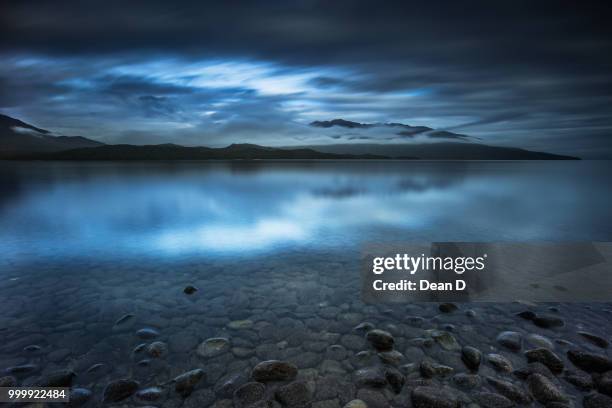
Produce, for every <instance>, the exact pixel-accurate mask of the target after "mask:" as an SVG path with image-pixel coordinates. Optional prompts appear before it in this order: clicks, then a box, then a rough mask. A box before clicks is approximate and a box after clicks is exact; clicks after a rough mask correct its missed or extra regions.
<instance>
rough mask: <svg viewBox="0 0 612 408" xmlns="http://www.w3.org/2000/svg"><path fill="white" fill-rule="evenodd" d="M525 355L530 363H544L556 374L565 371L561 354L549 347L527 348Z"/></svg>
mask: <svg viewBox="0 0 612 408" xmlns="http://www.w3.org/2000/svg"><path fill="white" fill-rule="evenodd" d="M525 357H527V361H528V362H530V363H533V362H538V363H542V364H544V365H545V366H546V367H548V368H549V369H550V371H551V372H553V373H555V374H560V373H562V372H563V368H564V364H563V360H561V358H559V356H557V355H556V354H555V353H553V352H552V351H550V350H549V349H547V348H537V349H533V350H527V351H526V352H525Z"/></svg>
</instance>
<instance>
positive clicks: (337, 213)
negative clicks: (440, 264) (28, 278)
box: [0, 162, 612, 262]
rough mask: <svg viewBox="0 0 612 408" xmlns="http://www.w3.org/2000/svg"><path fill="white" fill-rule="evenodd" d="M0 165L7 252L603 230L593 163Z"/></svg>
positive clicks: (189, 248) (153, 251) (606, 198)
mask: <svg viewBox="0 0 612 408" xmlns="http://www.w3.org/2000/svg"><path fill="white" fill-rule="evenodd" d="M0 166H1V170H2V174H3V176H2V178H1V179H0V181H1V182H2V187H1V188H2V194H1V197H2V198H1V199H0V200H1V201H0V227H1V228H0V241H1V242H2V246H1V248H0V255H1V256H2V258H3V259H4V260H5V261H9V262H19V260H23V259H25V258H27V257H31V256H36V257H45V256H55V257H58V256H62V255H65V256H96V255H100V256H101V255H105V256H108V255H111V256H115V257H116V256H122V255H127V254H147V255H152V256H159V255H161V256H172V255H185V254H190V255H194V254H195V255H209V254H222V253H241V254H248V253H250V252H259V253H261V252H267V251H274V250H277V249H280V248H292V249H300V248H302V249H304V250H307V249H309V248H310V249H312V248H316V249H319V248H322V247H336V248H337V247H345V248H349V249H358V247H359V245H360V244H361V243H363V242H372V241H375V242H379V241H399V240H446V241H448V240H475V241H487V240H495V241H500V240H520V241H522V240H581V239H582V240H610V238H611V237H612V216H611V215H610V213H609V211H607V208H606V206H607V203H609V202H610V192H609V190H608V189H607V184H606V175H607V174H609V170H610V165H609V164H608V163H607V162H558V163H552V162H549V163H546V162H499V163H495V162H443V163H440V162H438V163H435V162H392V163H385V162H357V163H338V162H319V163H317V162H311V163H258V162H246V163H145V164H137V163H128V164H119V163H92V164H76V163H3V164H1V165H0ZM7 175H8V176H7Z"/></svg>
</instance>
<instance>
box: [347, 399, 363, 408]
mask: <svg viewBox="0 0 612 408" xmlns="http://www.w3.org/2000/svg"><path fill="white" fill-rule="evenodd" d="M343 408H368V405H367V404H366V403H365V402H363V401H362V400H359V399H354V400H351V401H349V402H347V403H346V405H344V407H343Z"/></svg>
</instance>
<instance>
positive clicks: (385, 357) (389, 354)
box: [378, 350, 404, 366]
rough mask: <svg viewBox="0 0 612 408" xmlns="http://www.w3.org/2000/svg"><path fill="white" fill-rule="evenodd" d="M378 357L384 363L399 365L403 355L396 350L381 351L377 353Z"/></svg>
mask: <svg viewBox="0 0 612 408" xmlns="http://www.w3.org/2000/svg"><path fill="white" fill-rule="evenodd" d="M378 357H379V358H380V360H381V361H382V362H383V363H384V364H390V365H394V366H397V365H400V363H401V362H402V360H403V359H404V355H403V354H402V353H400V352H399V351H397V350H391V351H382V352H380V353H378Z"/></svg>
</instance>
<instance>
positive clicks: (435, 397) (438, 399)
mask: <svg viewBox="0 0 612 408" xmlns="http://www.w3.org/2000/svg"><path fill="white" fill-rule="evenodd" d="M410 397H411V400H412V404H413V405H414V408H458V407H459V402H458V401H457V398H456V397H455V395H453V394H451V393H450V392H449V391H447V390H444V389H441V388H437V387H428V386H420V387H416V388H415V389H413V390H412V393H411V394H410Z"/></svg>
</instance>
